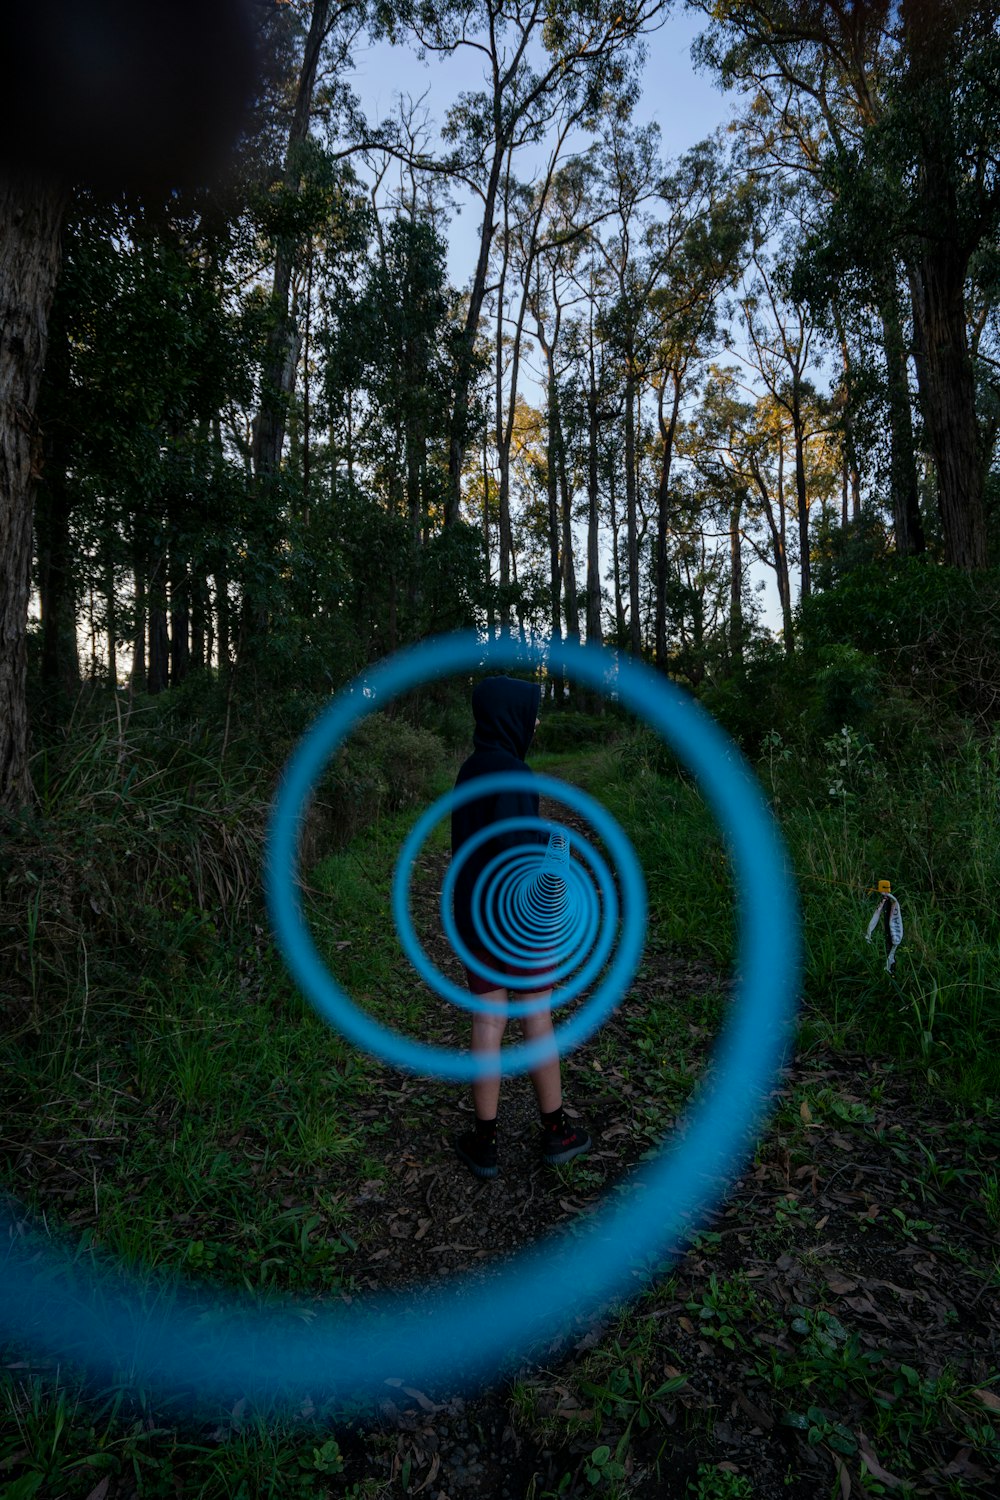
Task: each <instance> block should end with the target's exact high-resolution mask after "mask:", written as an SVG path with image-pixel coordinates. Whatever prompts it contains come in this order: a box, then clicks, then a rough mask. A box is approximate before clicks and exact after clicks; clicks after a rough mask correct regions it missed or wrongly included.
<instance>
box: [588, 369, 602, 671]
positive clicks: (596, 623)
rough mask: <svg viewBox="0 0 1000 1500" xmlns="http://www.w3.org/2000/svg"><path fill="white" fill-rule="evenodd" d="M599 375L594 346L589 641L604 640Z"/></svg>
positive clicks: (590, 400) (590, 401) (590, 422)
mask: <svg viewBox="0 0 1000 1500" xmlns="http://www.w3.org/2000/svg"><path fill="white" fill-rule="evenodd" d="M598 431H599V423H598V414H597V378H596V371H595V369H594V347H593V344H591V347H590V384H589V387H588V390H587V640H588V641H594V642H596V643H597V644H600V641H601V634H602V632H601V558H600V545H599V541H600V539H599V534H598V523H599V520H600V490H599V488H598V459H597V439H598Z"/></svg>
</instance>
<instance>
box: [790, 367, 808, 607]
mask: <svg viewBox="0 0 1000 1500" xmlns="http://www.w3.org/2000/svg"><path fill="white" fill-rule="evenodd" d="M800 397H801V393H800V391H799V388H798V383H796V384H795V385H794V386H793V389H792V440H793V442H794V444H795V502H796V507H797V509H798V513H799V581H800V595H799V597H800V598H802V599H808V598H809V595H810V593H811V592H812V572H811V569H810V566H809V563H810V559H809V496H808V494H807V493H806V458H805V448H806V434H805V426H804V423H803V421H802V407H801V404H800Z"/></svg>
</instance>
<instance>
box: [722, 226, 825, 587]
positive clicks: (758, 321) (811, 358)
mask: <svg viewBox="0 0 1000 1500" xmlns="http://www.w3.org/2000/svg"><path fill="white" fill-rule="evenodd" d="M753 265H754V275H753V280H752V282H751V284H750V286H749V287H747V288H746V290H745V293H744V295H743V296H742V297H741V299H740V311H741V319H742V324H743V328H744V330H745V332H746V336H747V355H746V358H747V360H748V362H749V364H750V366H751V368H752V369H753V372H754V378H755V379H757V380H759V381H760V383H761V384H762V385H763V388H764V390H765V391H766V393H767V396H768V398H769V400H770V402H771V403H772V404H773V408H774V410H775V412H782V413H784V415H785V418H786V421H787V429H788V433H789V434H790V436H791V442H792V463H793V468H794V489H795V512H796V517H797V523H798V553H799V595H800V598H803V599H805V598H808V596H809V593H810V591H811V587H812V585H811V577H810V569H809V547H810V543H809V516H810V511H811V506H812V498H813V497H812V496H811V495H810V493H809V489H808V486H807V483H806V466H807V448H808V445H809V443H810V441H811V439H813V438H814V437H815V436H816V435H817V434H819V433H822V432H825V431H826V430H827V428H828V425H829V418H828V411H827V408H826V403H825V402H824V401H823V399H822V398H821V397H820V396H819V393H818V391H817V389H816V386H815V383H814V381H813V380H812V378H811V374H810V372H811V371H812V370H814V369H815V354H814V349H813V345H814V341H815V338H816V328H815V324H814V323H813V321H812V318H811V317H810V315H809V312H808V310H807V308H806V307H805V306H804V305H803V304H802V303H801V302H797V301H796V300H795V298H794V297H793V296H789V295H787V294H783V288H782V286H781V269H780V267H775V266H773V265H770V264H769V263H768V261H767V260H766V259H765V258H764V257H763V256H762V255H760V254H757V255H755V256H754V261H753Z"/></svg>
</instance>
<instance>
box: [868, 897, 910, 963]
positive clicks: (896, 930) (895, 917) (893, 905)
mask: <svg viewBox="0 0 1000 1500" xmlns="http://www.w3.org/2000/svg"><path fill="white" fill-rule="evenodd" d="M887 902H888V906H889V911H888V918H887V923H886V925H887V928H888V933H889V941H888V943H887V945H886V946H887V947H888V950H889V951H888V953H887V955H886V960H885V967H886V972H887V973H889V974H891V973H892V970H893V965H894V964H895V962H896V949H897V948H898V947H899V945H900V943H901V942H902V941H903V913H902V912H901V911H900V909H899V902H898V901H897V900H896V898H895V896H890V895H885V896H883V897H882V899H881V901H880V902H879V904H878V906H877V907H876V908H875V915H874V916H873V917H872V919H871V921H870V922H869V923H868V931H867V933H866V934H865V936H866V937H867V939H868V941H869V943H870V942H871V940H872V934H873V933H874V931H875V929H876V927H877V926H878V924H879V918H880V917H881V915H882V913H883V911H884V910H885V907H886V903H887Z"/></svg>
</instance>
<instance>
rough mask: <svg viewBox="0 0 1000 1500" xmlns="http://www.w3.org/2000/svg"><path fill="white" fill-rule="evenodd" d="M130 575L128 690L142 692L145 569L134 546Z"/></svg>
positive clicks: (144, 655) (143, 674) (144, 638)
mask: <svg viewBox="0 0 1000 1500" xmlns="http://www.w3.org/2000/svg"><path fill="white" fill-rule="evenodd" d="M133 556H134V559H135V560H134V562H133V571H132V577H133V580H134V585H135V622H134V629H133V632H132V671H131V672H130V673H129V690H130V691H131V692H133V693H134V692H144V691H145V688H146V570H145V561H144V559H142V558H141V557H140V556H139V549H138V547H134V551H133Z"/></svg>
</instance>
